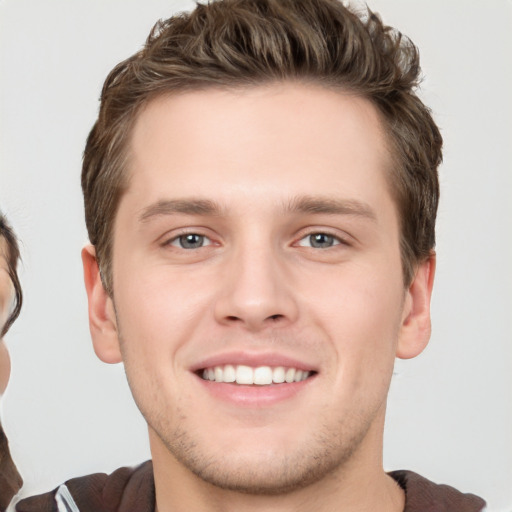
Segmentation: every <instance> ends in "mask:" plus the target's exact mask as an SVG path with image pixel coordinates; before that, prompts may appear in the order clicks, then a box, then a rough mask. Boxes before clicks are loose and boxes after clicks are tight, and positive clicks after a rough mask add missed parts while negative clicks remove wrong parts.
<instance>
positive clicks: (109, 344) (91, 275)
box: [82, 244, 122, 363]
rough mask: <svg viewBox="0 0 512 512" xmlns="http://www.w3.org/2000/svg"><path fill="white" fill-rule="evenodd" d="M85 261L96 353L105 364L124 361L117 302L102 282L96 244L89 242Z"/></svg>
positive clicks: (86, 247)
mask: <svg viewBox="0 0 512 512" xmlns="http://www.w3.org/2000/svg"><path fill="white" fill-rule="evenodd" d="M82 264H83V267H84V282H85V289H86V291H87V300H88V305H89V328H90V331H91V337H92V342H93V346H94V352H96V355H97V356H98V357H99V358H100V359H101V360H102V361H103V362H105V363H120V362H121V361H122V357H121V350H120V347H119V338H118V335H117V323H116V316H115V311H114V304H113V302H112V299H111V298H110V296H109V295H108V293H107V292H106V290H105V288H104V286H103V283H102V281H101V276H100V271H99V267H98V262H97V260H96V251H95V248H94V246H93V245H90V244H88V245H86V246H85V247H84V248H83V249H82Z"/></svg>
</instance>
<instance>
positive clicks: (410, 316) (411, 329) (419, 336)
mask: <svg viewBox="0 0 512 512" xmlns="http://www.w3.org/2000/svg"><path fill="white" fill-rule="evenodd" d="M435 270H436V254H435V252H434V251H432V252H431V254H430V256H429V258H428V259H427V260H426V261H424V262H423V263H421V264H420V265H419V267H418V269H417V271H416V274H415V276H414V279H413V281H412V283H411V285H410V286H409V289H408V290H407V292H406V296H405V302H404V310H403V316H402V326H401V329H400V337H399V339H398V346H397V350H396V355H397V357H399V358H401V359H410V358H412V357H416V356H417V355H419V354H421V352H422V351H423V350H424V349H425V347H426V346H427V344H428V342H429V340H430V332H431V322H430V298H431V296H432V287H433V284H434V274H435Z"/></svg>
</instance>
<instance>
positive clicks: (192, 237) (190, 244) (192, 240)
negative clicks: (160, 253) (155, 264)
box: [169, 233, 212, 249]
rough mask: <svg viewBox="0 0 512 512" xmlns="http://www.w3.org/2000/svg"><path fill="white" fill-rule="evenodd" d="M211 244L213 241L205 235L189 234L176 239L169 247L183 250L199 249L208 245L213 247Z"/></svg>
mask: <svg viewBox="0 0 512 512" xmlns="http://www.w3.org/2000/svg"><path fill="white" fill-rule="evenodd" d="M211 243H212V242H211V240H210V239H209V238H208V237H206V236H204V235H198V234H197V233H187V234H186V235H180V236H178V237H176V238H175V239H174V240H172V241H171V242H170V243H169V245H172V246H173V247H180V248H181V249H199V248H201V247H205V246H206V245H211Z"/></svg>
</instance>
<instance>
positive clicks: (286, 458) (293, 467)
mask: <svg viewBox="0 0 512 512" xmlns="http://www.w3.org/2000/svg"><path fill="white" fill-rule="evenodd" d="M269 434H270V432H269ZM361 434H362V433H361V432H359V434H358V435H352V436H350V435H348V436H344V435H340V432H339V431H335V432H334V431H331V432H329V431H327V429H325V430H323V431H317V432H315V433H314V434H312V433H311V432H310V435H309V437H308V436H307V437H306V438H302V439H294V440H293V442H290V441H289V440H288V442H287V443H285V442H278V441H276V439H275V438H274V439H273V442H269V443H266V442H264V441H263V440H262V439H261V438H258V436H256V439H255V438H254V437H251V438H250V439H248V440H247V442H244V440H243V439H241V437H242V435H240V436H237V437H238V439H237V440H239V442H238V443H237V442H236V441H234V442H233V439H232V440H231V441H232V442H231V443H230V444H227V445H228V446H229V447H230V448H229V449H223V450H222V451H220V450H218V449H215V447H216V446H218V445H219V444H220V443H215V442H214V439H212V438H209V439H200V438H197V437H196V436H191V435H190V431H186V430H180V431H175V432H174V435H172V436H161V435H159V434H157V435H158V437H159V438H160V440H161V441H162V442H163V444H164V446H165V448H166V451H167V452H168V453H170V454H171V455H172V456H173V458H174V459H175V460H177V461H178V462H179V463H180V464H181V465H182V466H183V467H185V468H186V469H188V470H189V471H190V472H191V473H193V474H195V475H196V476H197V477H199V478H200V479H201V480H202V481H204V482H207V483H209V484H211V485H213V486H215V487H218V488H221V489H226V490H231V491H235V492H239V493H244V494H253V495H278V494H284V493H290V492H293V491H295V490H299V489H303V488H304V487H307V486H309V485H312V484H314V483H315V482H317V481H319V480H321V479H322V478H324V477H325V476H326V475H329V474H332V473H333V472H336V471H338V470H341V469H342V468H343V466H344V465H345V464H346V463H347V462H348V461H349V460H350V459H351V457H352V456H353V454H354V452H355V451H356V450H357V447H358V446H359V445H360V443H361V441H362V439H363V437H364V436H363V435H361ZM247 436H251V434H250V433H249V432H247ZM263 437H266V436H263ZM166 438H167V439H166ZM255 441H256V442H255ZM222 444H223V445H224V443H222Z"/></svg>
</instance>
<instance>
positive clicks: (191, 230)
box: [160, 227, 215, 249]
mask: <svg viewBox="0 0 512 512" xmlns="http://www.w3.org/2000/svg"><path fill="white" fill-rule="evenodd" d="M206 231H207V230H206V229H205V228H201V227H186V228H179V229H178V230H173V231H172V232H170V233H166V234H165V235H163V236H162V237H161V240H162V241H161V243H160V245H161V246H162V247H168V246H171V247H176V248H178V249H182V247H179V246H178V245H174V244H173V242H177V241H178V240H179V238H180V237H182V236H187V235H198V236H201V237H203V238H204V239H205V240H208V241H209V243H208V244H206V245H204V246H203V247H208V246H210V245H214V243H215V241H214V239H213V237H212V236H210V235H207V234H206Z"/></svg>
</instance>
